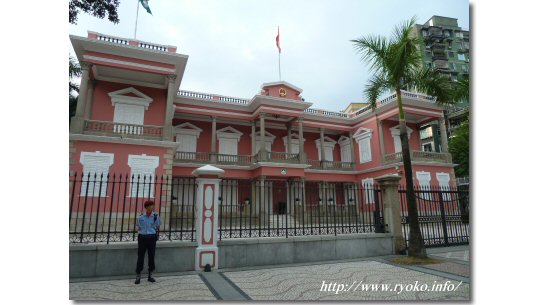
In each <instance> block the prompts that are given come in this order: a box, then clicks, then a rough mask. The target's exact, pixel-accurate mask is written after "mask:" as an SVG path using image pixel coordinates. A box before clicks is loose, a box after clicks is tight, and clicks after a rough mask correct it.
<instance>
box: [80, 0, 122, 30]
mask: <svg viewBox="0 0 538 305" xmlns="http://www.w3.org/2000/svg"><path fill="white" fill-rule="evenodd" d="M119 5H120V0H69V23H71V24H77V19H78V14H79V13H80V12H81V11H82V12H84V13H88V14H91V15H92V16H95V17H98V18H101V19H103V18H105V17H106V16H107V15H108V20H110V21H111V22H113V23H118V22H120V19H119V18H118V6H119Z"/></svg>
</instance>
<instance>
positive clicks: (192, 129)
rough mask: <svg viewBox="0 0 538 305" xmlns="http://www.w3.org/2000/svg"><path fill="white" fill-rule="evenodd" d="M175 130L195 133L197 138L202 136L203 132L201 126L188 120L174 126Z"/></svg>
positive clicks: (182, 132) (188, 133)
mask: <svg viewBox="0 0 538 305" xmlns="http://www.w3.org/2000/svg"><path fill="white" fill-rule="evenodd" d="M174 130H175V132H176V134H186V135H195V136H196V137H197V138H198V137H200V133H201V132H202V129H201V128H198V127H196V126H194V125H193V124H191V123H188V122H185V123H183V124H180V125H177V126H174Z"/></svg>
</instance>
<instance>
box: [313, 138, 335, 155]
mask: <svg viewBox="0 0 538 305" xmlns="http://www.w3.org/2000/svg"><path fill="white" fill-rule="evenodd" d="M323 140H324V143H323V146H324V148H325V161H334V146H335V145H336V141H335V140H333V139H331V138H330V137H328V136H324V137H323ZM315 142H316V147H317V149H318V159H319V160H321V138H319V139H317V140H316V141H315Z"/></svg>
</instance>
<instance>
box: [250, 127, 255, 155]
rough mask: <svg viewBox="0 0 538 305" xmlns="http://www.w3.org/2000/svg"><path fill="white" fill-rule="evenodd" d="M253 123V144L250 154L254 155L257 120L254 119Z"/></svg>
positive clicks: (251, 138)
mask: <svg viewBox="0 0 538 305" xmlns="http://www.w3.org/2000/svg"><path fill="white" fill-rule="evenodd" d="M251 125H252V131H251V133H252V137H250V140H251V143H250V144H251V145H250V151H251V152H250V155H251V156H254V155H256V121H255V120H253V121H252V122H251Z"/></svg>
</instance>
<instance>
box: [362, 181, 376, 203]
mask: <svg viewBox="0 0 538 305" xmlns="http://www.w3.org/2000/svg"><path fill="white" fill-rule="evenodd" d="M362 188H363V194H364V195H363V197H364V203H374V202H375V199H374V179H373V178H366V179H362Z"/></svg>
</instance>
